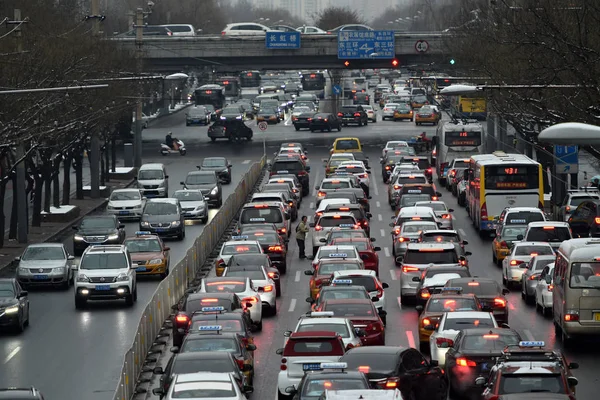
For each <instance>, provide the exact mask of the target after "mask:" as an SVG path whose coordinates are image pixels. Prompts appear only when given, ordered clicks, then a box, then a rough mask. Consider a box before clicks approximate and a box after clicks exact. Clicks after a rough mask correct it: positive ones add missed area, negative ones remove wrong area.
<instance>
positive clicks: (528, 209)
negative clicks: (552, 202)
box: [506, 207, 544, 214]
mask: <svg viewBox="0 0 600 400" xmlns="http://www.w3.org/2000/svg"><path fill="white" fill-rule="evenodd" d="M506 212H507V213H509V212H536V213H540V214H543V213H544V212H543V211H542V210H540V209H539V208H537V207H507V209H506Z"/></svg>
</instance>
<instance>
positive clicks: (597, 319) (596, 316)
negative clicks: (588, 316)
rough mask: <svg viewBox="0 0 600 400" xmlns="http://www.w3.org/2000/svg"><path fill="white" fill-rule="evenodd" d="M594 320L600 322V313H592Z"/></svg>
mask: <svg viewBox="0 0 600 400" xmlns="http://www.w3.org/2000/svg"><path fill="white" fill-rule="evenodd" d="M594 321H597V322H600V313H598V312H595V313H594Z"/></svg>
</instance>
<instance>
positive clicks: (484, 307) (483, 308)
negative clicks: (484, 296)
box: [481, 306, 493, 312]
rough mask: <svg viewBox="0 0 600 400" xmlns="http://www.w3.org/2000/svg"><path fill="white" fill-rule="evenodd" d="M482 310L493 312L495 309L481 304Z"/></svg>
mask: <svg viewBox="0 0 600 400" xmlns="http://www.w3.org/2000/svg"><path fill="white" fill-rule="evenodd" d="M481 311H484V312H492V311H493V310H492V307H490V306H481Z"/></svg>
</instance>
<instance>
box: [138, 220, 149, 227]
mask: <svg viewBox="0 0 600 400" xmlns="http://www.w3.org/2000/svg"><path fill="white" fill-rule="evenodd" d="M140 225H141V226H150V222H148V221H142V222H140Z"/></svg>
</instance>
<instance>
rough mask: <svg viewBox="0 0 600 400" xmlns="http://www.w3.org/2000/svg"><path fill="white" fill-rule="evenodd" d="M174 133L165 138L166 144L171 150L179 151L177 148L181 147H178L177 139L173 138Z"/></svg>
mask: <svg viewBox="0 0 600 400" xmlns="http://www.w3.org/2000/svg"><path fill="white" fill-rule="evenodd" d="M172 133H173V132H169V133H167V136H165V144H166V145H167V146H168V147H169V148H170V149H173V150H178V148H177V147H179V146H176V143H177V139H175V138H173V137H171V134H172Z"/></svg>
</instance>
